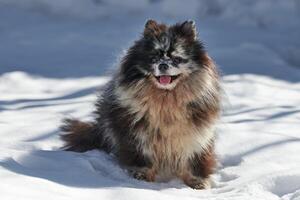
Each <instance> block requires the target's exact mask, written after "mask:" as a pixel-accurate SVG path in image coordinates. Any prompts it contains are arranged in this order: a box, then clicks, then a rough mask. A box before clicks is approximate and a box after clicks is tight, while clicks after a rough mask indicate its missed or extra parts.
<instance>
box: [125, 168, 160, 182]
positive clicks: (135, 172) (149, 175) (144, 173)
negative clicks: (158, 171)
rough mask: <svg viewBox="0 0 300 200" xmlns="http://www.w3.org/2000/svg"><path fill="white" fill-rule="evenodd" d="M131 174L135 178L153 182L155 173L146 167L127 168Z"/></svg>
mask: <svg viewBox="0 0 300 200" xmlns="http://www.w3.org/2000/svg"><path fill="white" fill-rule="evenodd" d="M128 171H129V173H130V174H131V176H132V177H133V178H135V179H137V180H142V181H148V182H153V181H155V173H154V171H153V170H151V169H148V168H141V169H136V168H135V169H129V170H128Z"/></svg>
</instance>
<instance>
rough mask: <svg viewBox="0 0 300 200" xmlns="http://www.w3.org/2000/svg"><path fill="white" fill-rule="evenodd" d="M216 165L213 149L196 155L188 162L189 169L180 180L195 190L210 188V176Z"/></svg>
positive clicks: (182, 174)
mask: <svg viewBox="0 0 300 200" xmlns="http://www.w3.org/2000/svg"><path fill="white" fill-rule="evenodd" d="M215 165H216V160H215V154H214V151H213V147H211V148H209V149H207V151H205V152H201V153H198V154H195V155H194V156H193V157H192V158H191V159H189V160H188V162H187V167H186V168H185V170H184V172H182V173H181V175H180V178H181V179H182V180H183V181H184V183H185V184H186V185H188V186H190V187H191V188H194V189H207V188H210V182H211V180H210V175H211V174H212V173H213V172H214V169H215Z"/></svg>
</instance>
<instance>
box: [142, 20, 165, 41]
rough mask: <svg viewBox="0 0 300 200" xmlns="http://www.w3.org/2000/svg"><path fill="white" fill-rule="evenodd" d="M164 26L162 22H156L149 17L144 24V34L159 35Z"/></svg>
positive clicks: (146, 35)
mask: <svg viewBox="0 0 300 200" xmlns="http://www.w3.org/2000/svg"><path fill="white" fill-rule="evenodd" d="M165 28H166V26H165V25H163V24H158V23H157V22H156V21H155V20H153V19H149V20H148V21H147V22H146V24H145V29H144V36H145V37H148V36H154V37H157V36H159V35H160V34H161V33H162V32H163V31H164V30H165Z"/></svg>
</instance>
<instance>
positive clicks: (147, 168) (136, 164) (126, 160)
mask: <svg viewBox="0 0 300 200" xmlns="http://www.w3.org/2000/svg"><path fill="white" fill-rule="evenodd" d="M118 157H119V161H120V162H121V164H122V165H123V166H125V168H126V169H128V171H129V174H130V175H131V176H132V177H133V178H135V179H138V180H144V181H149V182H153V181H155V174H156V171H155V170H154V167H153V164H152V161H151V158H150V157H149V156H146V155H143V153H142V152H141V151H138V150H137V149H136V148H129V146H126V148H125V149H120V151H119V153H118Z"/></svg>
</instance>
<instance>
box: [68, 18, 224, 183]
mask: <svg viewBox="0 0 300 200" xmlns="http://www.w3.org/2000/svg"><path fill="white" fill-rule="evenodd" d="M179 42H180V44H181V46H182V47H183V49H184V51H185V52H184V53H185V54H186V56H187V57H188V58H175V57H172V52H173V51H174V50H175V46H176V44H178V43H179ZM157 43H159V44H160V45H161V49H156V48H155V44H157ZM164 55H167V56H168V57H169V58H170V59H172V63H173V65H174V67H176V68H180V64H181V63H187V62H189V61H193V63H196V64H197V68H196V69H195V66H193V68H191V69H190V70H191V75H190V76H191V77H192V76H193V74H196V75H197V76H198V75H199V73H200V72H199V71H200V70H202V69H203V68H205V67H207V66H204V65H205V63H207V62H208V60H207V57H206V52H205V50H204V47H203V45H202V43H201V42H200V41H199V40H198V39H197V33H196V31H195V25H194V23H193V22H190V21H187V22H184V23H178V24H175V25H173V26H170V27H167V26H166V25H164V24H157V23H156V22H155V21H153V20H150V21H148V22H147V23H146V25H145V30H144V35H143V36H142V37H141V38H140V39H139V40H138V41H136V42H135V43H134V45H133V46H132V47H131V48H130V49H129V50H128V52H127V54H126V56H125V57H124V58H123V59H122V61H121V65H120V69H119V70H118V71H117V73H116V74H115V75H114V76H113V79H112V80H111V81H110V82H109V83H108V84H107V88H106V89H105V91H104V92H103V93H102V95H101V96H100V97H99V98H98V100H97V102H96V108H97V109H96V111H95V115H96V118H95V120H94V121H93V122H88V123H86V122H80V121H77V120H70V119H67V120H65V121H64V125H63V126H62V131H63V132H64V134H63V135H62V139H63V140H64V141H65V142H66V144H65V149H66V150H70V151H78V152H83V151H87V150H91V149H101V150H105V151H106V152H109V153H110V152H112V153H114V154H115V155H116V156H117V158H118V160H119V162H120V164H121V165H122V166H126V167H129V168H146V169H151V168H152V167H153V165H154V164H155V163H153V162H154V160H153V158H151V156H149V155H146V154H145V153H143V151H142V148H143V147H141V146H140V145H141V141H140V139H139V138H138V137H137V136H136V135H134V134H132V133H137V132H139V131H140V132H143V130H147V129H148V127H149V126H150V124H149V123H150V122H149V117H147V116H146V115H145V116H142V117H138V116H139V111H134V110H132V108H131V107H129V106H128V105H126V104H125V103H124V99H123V100H122V99H120V97H119V96H118V95H119V94H118V93H117V89H119V88H121V87H125V88H130V87H135V85H136V84H138V82H139V81H141V80H144V81H145V82H147V84H152V83H150V78H151V76H152V75H153V63H156V62H158V61H159V60H161V59H162V58H163V56H164ZM210 70H211V71H212V72H213V73H216V71H215V69H210ZM151 74H152V75H151ZM212 79H216V80H214V84H215V86H214V87H215V88H213V89H215V90H214V91H218V90H219V86H218V82H217V74H215V77H212ZM157 90H161V89H159V88H157ZM168 92H169V91H167V90H166V91H165V94H166V95H167V94H168ZM165 94H164V95H165ZM149 95H150V94H149ZM211 95H212V96H211V97H209V98H210V99H205V98H203V99H201V100H199V101H200V102H190V103H189V104H187V105H186V106H187V110H188V111H189V116H188V117H190V119H191V120H192V121H193V123H194V124H195V125H196V126H199V127H200V126H202V125H203V124H205V123H206V124H210V123H214V122H213V121H214V119H215V118H216V117H217V115H218V111H219V103H218V102H217V101H218V98H219V97H218V93H217V94H211ZM214 95H215V96H214ZM138 96H139V93H136V94H134V96H133V97H132V98H138ZM183 98H184V97H183ZM212 99H213V101H212ZM130 100H131V99H130ZM214 101H215V102H214ZM146 103H147V102H146ZM165 103H168V102H165ZM200 105H201V106H200ZM209 117H210V118H211V119H212V120H210V119H208V118H209ZM137 119H138V120H137ZM176 123H179V122H176ZM166 124H167V123H166ZM206 124H205V125H206ZM169 125H170V124H167V126H169ZM156 131H157V132H156V133H155V134H156V135H155V137H157V141H158V142H160V141H161V139H162V135H163V133H161V132H160V128H158V129H157V130H156ZM149 146H151V145H149ZM210 150H211V151H209V153H206V154H197V153H195V155H194V156H192V158H191V159H190V160H189V161H188V162H189V163H188V165H189V166H190V168H191V169H190V170H191V172H192V174H193V175H194V176H200V177H203V178H207V177H208V176H209V175H210V174H211V173H212V169H213V167H214V164H215V163H214V155H213V153H212V152H213V148H212V147H211V149H210ZM206 165H207V167H206ZM156 166H157V165H156ZM148 175H149V174H148ZM148 175H145V176H146V177H147V176H148ZM149 176H150V175H149ZM146 179H147V180H152V178H146ZM187 184H188V183H187ZM188 185H190V184H188Z"/></svg>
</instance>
